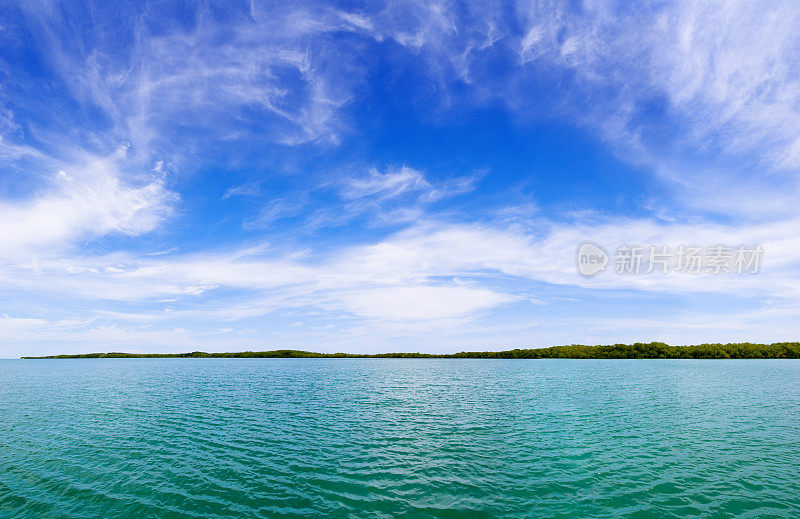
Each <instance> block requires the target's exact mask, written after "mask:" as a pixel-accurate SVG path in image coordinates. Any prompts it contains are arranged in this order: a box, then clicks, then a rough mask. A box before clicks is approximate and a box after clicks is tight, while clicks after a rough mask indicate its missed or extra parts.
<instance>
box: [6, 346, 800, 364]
mask: <svg viewBox="0 0 800 519" xmlns="http://www.w3.org/2000/svg"><path fill="white" fill-rule="evenodd" d="M20 358H21V359H38V360H44V359H47V360H59V359H187V358H212V359H232V358H237V359H241V358H244V359H256V358H265V359H282V358H293V359H385V358H390V359H798V358H800V342H777V343H772V344H754V343H747V342H745V343H727V344H698V345H690V346H670V345H668V344H665V343H663V342H651V343H639V342H637V343H634V344H613V345H598V346H585V345H579V344H575V345H569V346H550V347H546V348H530V349H519V348H518V349H513V350H503V351H463V352H459V353H449V354H435V353H375V354H367V353H363V354H362V353H316V352H311V351H303V350H289V349H282V350H270V351H242V352H232V353H227V352H225V353H206V352H202V351H194V352H190V353H119V352H109V353H83V354H66V355H46V356H24V357H20Z"/></svg>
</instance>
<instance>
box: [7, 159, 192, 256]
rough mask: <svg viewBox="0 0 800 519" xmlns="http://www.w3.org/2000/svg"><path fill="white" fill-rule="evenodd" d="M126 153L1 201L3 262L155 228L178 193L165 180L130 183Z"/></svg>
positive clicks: (74, 168) (90, 163)
mask: <svg viewBox="0 0 800 519" xmlns="http://www.w3.org/2000/svg"><path fill="white" fill-rule="evenodd" d="M123 155H124V153H123V152H119V153H116V154H114V155H112V156H110V157H105V158H88V159H87V161H86V162H85V163H83V164H80V165H75V166H69V167H65V169H63V170H60V171H58V172H57V173H56V174H55V175H54V178H53V179H52V182H51V185H50V186H49V187H48V188H46V189H45V190H43V191H42V192H40V193H37V194H35V195H33V196H32V197H30V198H28V199H24V200H18V201H0V258H2V257H9V256H12V257H20V256H25V255H29V254H35V253H37V252H38V253H41V252H44V251H47V253H49V254H52V253H53V252H54V251H57V250H62V249H63V248H64V247H66V246H68V245H71V244H74V242H75V241H76V240H79V239H88V238H93V237H98V236H103V235H106V234H109V233H114V232H116V233H124V234H129V235H138V234H143V233H146V232H149V231H151V230H153V229H154V228H155V227H156V226H157V225H158V224H159V222H161V221H162V220H163V218H164V217H165V216H167V215H168V214H169V213H170V211H171V209H172V203H173V202H174V201H175V200H176V195H175V194H174V193H172V192H170V191H169V190H168V189H167V188H166V187H165V185H164V181H163V179H162V178H159V177H156V178H153V177H150V178H149V179H148V180H146V181H145V182H143V183H141V185H138V186H136V185H131V184H129V183H128V182H126V181H124V180H123V179H122V178H121V177H122V174H121V172H120V170H119V165H120V163H121V162H123V161H124V157H123Z"/></svg>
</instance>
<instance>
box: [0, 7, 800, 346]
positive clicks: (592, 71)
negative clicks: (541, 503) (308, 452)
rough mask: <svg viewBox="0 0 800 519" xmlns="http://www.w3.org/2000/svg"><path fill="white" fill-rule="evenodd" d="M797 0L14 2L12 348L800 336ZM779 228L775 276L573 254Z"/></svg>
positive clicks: (6, 27) (6, 244)
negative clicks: (634, 267)
mask: <svg viewBox="0 0 800 519" xmlns="http://www.w3.org/2000/svg"><path fill="white" fill-rule="evenodd" d="M798 26H800V7H798V6H797V5H796V4H795V3H794V2H791V1H768V2H760V3H752V2H737V1H725V2H713V1H707V2H681V3H675V2H637V3H632V2H620V3H616V2H595V1H584V2H575V1H572V2H556V1H553V2H547V1H545V2H542V1H535V2H471V3H460V2H459V3H453V2H435V1H428V2H413V1H409V2H389V3H382V2H363V3H362V2H319V3H314V2H305V1H300V2H292V1H290V2H276V3H260V2H189V3H187V2H146V3H141V4H138V5H135V4H132V3H127V2H125V3H123V2H120V3H115V2H97V3H92V2H89V3H87V4H85V5H80V4H79V3H78V2H45V1H31V2H23V3H20V4H19V5H16V3H12V2H4V3H2V4H1V5H0V281H1V282H0V305H1V306H2V308H0V356H18V355H25V354H47V353H61V352H90V351H140V352H145V351H146V352H177V351H190V350H198V349H199V350H205V351H226V350H227V351H237V350H243V349H275V348H287V347H288V348H301V349H309V350H315V351H325V352H330V351H348V352H382V351H428V352H452V351H461V350H465V349H473V350H474V349H506V348H511V347H526V346H527V347H532V346H546V345H553V344H565V343H588V344H595V343H613V342H631V341H637V340H642V341H651V340H663V341H666V342H670V343H673V344H688V343H697V342H708V341H711V342H717V341H745V340H749V341H776V340H796V339H797V338H798V337H797V332H796V326H795V323H796V321H797V318H798V313H800V306H799V305H798V303H800V277H798V264H800V236H799V235H798V231H797V230H798V229H800V218H798V216H797V213H796V200H797V199H798V195H800V189H798V183H797V178H798V177H797V174H798V172H799V171H800V85H798V81H797V78H798V77H800V58H799V57H798V56H800V52H798V50H800V45H798V44H799V43H800V33H798V31H797V30H796V27H798ZM587 240H588V241H592V242H593V243H596V244H598V245H600V246H602V247H603V248H605V249H606V250H607V251H609V252H610V253H613V252H614V251H615V250H616V248H617V247H619V246H621V245H625V244H638V245H641V246H645V247H646V246H651V245H652V246H662V245H664V246H669V247H670V248H677V247H679V246H680V245H682V244H695V245H700V246H703V247H712V246H715V245H718V244H726V245H730V246H738V245H740V244H746V245H748V246H755V245H758V246H761V247H762V248H763V250H764V257H763V263H762V268H761V269H760V271H759V272H758V273H757V274H754V275H744V276H741V275H710V274H708V275H706V274H702V275H686V274H683V275H682V274H678V273H672V272H671V273H669V274H658V273H653V274H647V275H645V274H641V275H619V274H616V273H614V272H605V273H603V274H601V275H598V276H595V277H585V276H582V275H580V274H579V273H578V271H577V268H576V264H575V256H576V250H577V248H578V246H579V245H580V244H581V243H583V242H585V241H587Z"/></svg>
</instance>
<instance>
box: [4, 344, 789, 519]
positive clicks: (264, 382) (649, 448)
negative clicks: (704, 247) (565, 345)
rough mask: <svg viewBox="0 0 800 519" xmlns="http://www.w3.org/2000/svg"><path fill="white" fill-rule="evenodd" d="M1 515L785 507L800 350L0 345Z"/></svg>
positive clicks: (673, 511)
mask: <svg viewBox="0 0 800 519" xmlns="http://www.w3.org/2000/svg"><path fill="white" fill-rule="evenodd" d="M0 417H1V418H0V517H103V518H109V517H300V516H306V517H323V516H327V517H414V518H416V517H423V518H424V517H698V516H703V517H800V449H799V448H800V362H798V361H779V360H766V361H749V360H748V361H693V360H677V361H669V360H662V361H658V360H656V361H647V360H633V361H603V360H589V361H587V360H583V361H581V360H538V361H537V360H531V361H527V360H516V361H503V360H493V361H485V360H483V361H482V360H420V359H413V360H402V359H341V360H339V359H252V360H251V359H142V360H131V359H120V360H113V359H99V360H63V361H36V360H8V361H0Z"/></svg>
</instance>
